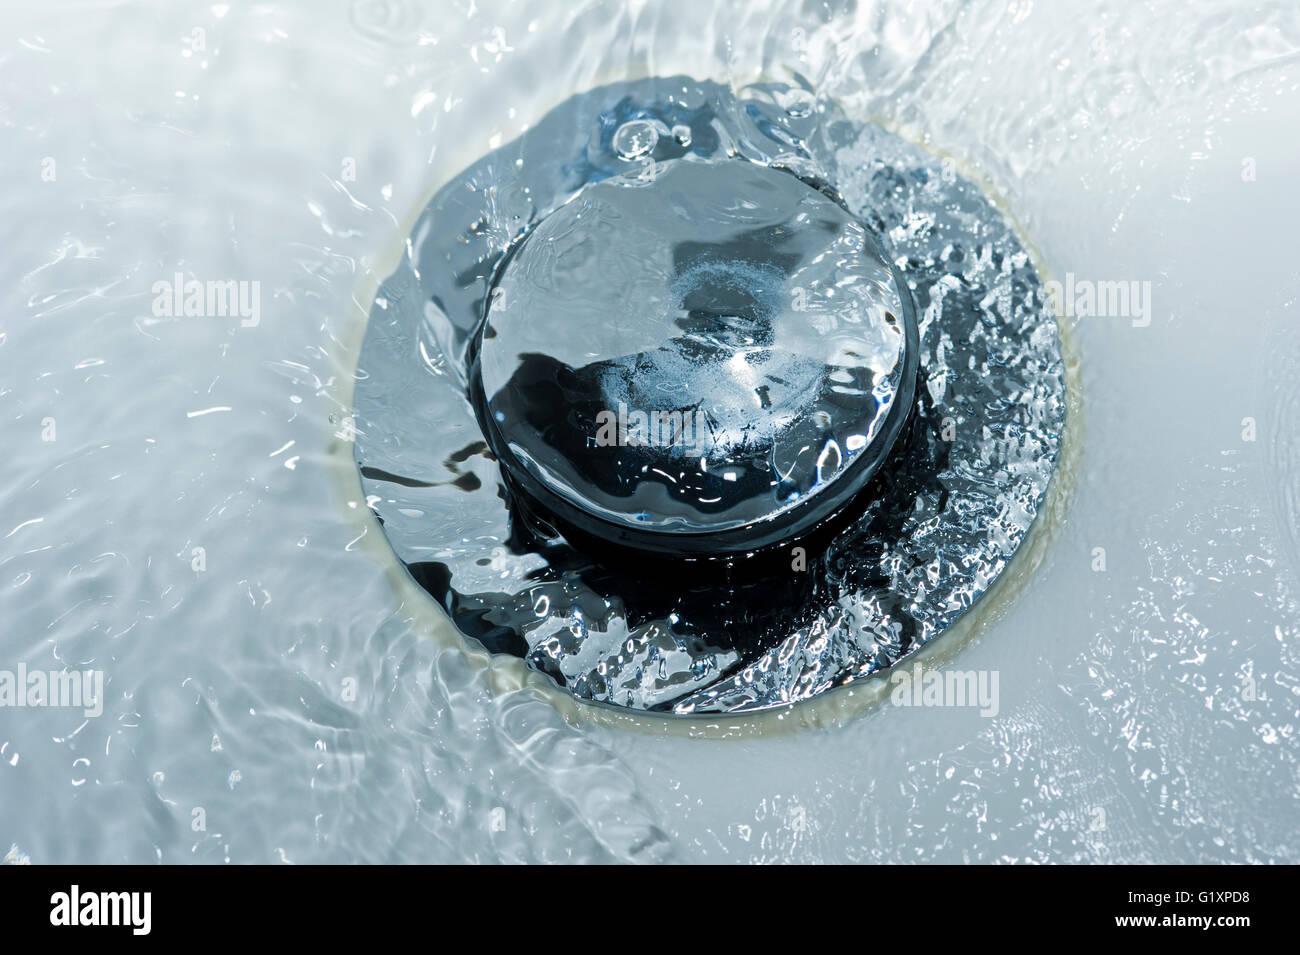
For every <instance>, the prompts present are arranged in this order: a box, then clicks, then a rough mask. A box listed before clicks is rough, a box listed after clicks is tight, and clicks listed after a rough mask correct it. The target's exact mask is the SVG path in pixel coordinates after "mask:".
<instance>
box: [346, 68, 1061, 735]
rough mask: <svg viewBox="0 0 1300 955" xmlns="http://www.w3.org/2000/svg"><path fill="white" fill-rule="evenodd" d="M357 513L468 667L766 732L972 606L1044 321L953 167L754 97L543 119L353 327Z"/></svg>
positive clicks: (654, 95)
mask: <svg viewBox="0 0 1300 955" xmlns="http://www.w3.org/2000/svg"><path fill="white" fill-rule="evenodd" d="M356 381H357V383H356V390H355V398H354V418H355V422H356V459H357V464H358V467H359V469H360V475H361V483H362V486H363V489H364V491H365V494H366V499H367V501H368V503H369V504H370V506H371V508H372V509H373V511H374V513H375V514H376V515H377V516H378V518H379V520H380V522H381V524H382V527H383V532H384V534H385V535H386V536H387V539H388V541H389V543H390V544H391V545H392V547H393V550H394V551H395V553H396V554H397V556H398V558H399V559H400V560H401V561H402V563H403V564H404V565H405V567H406V568H407V570H408V571H409V573H410V575H411V576H412V578H414V580H415V581H416V582H418V583H419V584H420V585H421V586H422V587H423V588H424V589H425V590H426V591H427V592H428V593H429V594H430V595H431V597H432V598H433V599H434V600H436V601H437V602H438V604H439V605H440V606H442V607H443V609H444V610H445V611H446V613H447V615H448V616H449V617H450V619H451V620H452V622H453V623H454V624H455V626H456V627H457V629H458V630H459V631H460V632H461V634H463V635H464V636H465V638H466V639H467V640H469V641H472V642H474V643H477V644H479V645H481V646H483V647H485V648H486V649H488V650H489V651H491V652H493V653H501V654H511V655H513V656H517V657H519V658H521V659H522V660H523V661H524V662H525V664H526V665H527V666H528V667H530V668H532V669H534V670H536V671H538V672H539V673H542V674H544V675H545V676H547V677H548V678H549V679H550V680H551V681H553V682H554V684H555V685H556V687H557V688H559V689H560V690H562V691H563V692H566V693H569V694H571V695H572V696H574V697H575V698H577V699H579V700H581V701H584V702H587V703H594V704H602V705H608V706H615V707H622V708H626V709H632V710H638V711H646V712H654V713H662V714H664V715H668V716H693V715H705V714H738V713H749V712H753V711H758V710H766V709H771V708H774V707H781V706H787V705H791V704H794V703H798V702H800V701H803V700H808V699H811V698H813V697H817V696H819V695H821V694H824V693H827V692H829V691H832V690H834V689H836V688H837V687H843V686H846V685H851V684H853V683H854V682H856V681H858V680H862V679H864V678H867V677H870V676H872V675H873V674H878V673H881V672H882V671H886V670H888V669H889V668H890V667H892V666H894V665H896V664H898V663H899V662H900V661H905V660H907V659H908V658H909V657H910V656H911V655H912V654H913V653H915V652H916V651H917V650H919V649H920V648H921V647H923V646H925V645H926V644H928V643H930V642H931V641H933V640H935V639H937V638H938V637H940V636H941V635H942V634H943V633H944V631H945V630H946V629H947V628H949V627H950V626H951V625H952V624H953V623H954V622H955V621H957V620H958V619H959V618H961V616H962V615H963V614H965V613H967V612H968V611H969V610H970V608H971V607H972V606H973V605H974V604H975V603H976V602H977V601H978V600H979V599H980V598H981V597H982V596H983V595H984V594H985V593H986V592H987V591H988V590H989V588H990V587H991V586H992V585H993V584H994V582H996V580H997V579H998V577H999V575H1001V574H1002V573H1003V571H1004V570H1005V568H1006V566H1007V564H1008V562H1009V561H1010V560H1011V558H1012V557H1013V555H1014V554H1015V553H1016V551H1017V549H1018V548H1020V547H1021V545H1022V543H1023V541H1024V540H1025V537H1026V535H1027V534H1028V533H1029V530H1030V527H1031V525H1032V524H1033V523H1034V521H1035V518H1036V517H1037V515H1038V512H1039V510H1040V507H1041V504H1042V501H1043V497H1044V494H1045V493H1046V491H1047V488H1048V483H1049V481H1050V480H1051V477H1052V473H1053V470H1054V468H1055V465H1056V461H1057V457H1058V452H1059V450H1060V446H1061V434H1062V429H1063V427H1064V423H1065V409H1066V389H1065V375H1064V363H1063V361H1062V358H1061V347H1060V339H1059V337H1058V334H1057V327H1056V317H1055V312H1054V311H1053V309H1052V306H1051V300H1050V297H1049V296H1048V295H1047V293H1046V290H1045V287H1044V284H1043V282H1042V280H1041V279H1040V277H1039V275H1038V273H1037V272H1036V270H1035V268H1034V265H1033V262H1032V261H1031V259H1030V256H1029V254H1028V253H1027V252H1026V250H1025V248H1024V246H1023V245H1022V244H1021V242H1020V240H1019V239H1018V238H1017V236H1016V234H1015V231H1014V230H1013V229H1012V227H1011V226H1010V224H1009V223H1008V222H1007V220H1006V218H1005V217H1004V216H1003V215H1002V214H1001V213H1000V212H999V211H998V210H997V208H996V207H995V205H994V204H993V203H992V202H991V201H990V200H989V199H988V198H987V197H986V196H985V195H984V194H983V192H981V190H980V189H979V187H978V186H976V185H975V184H974V183H973V182H971V181H970V180H968V179H966V178H964V177H962V176H961V175H958V174H956V173H955V171H954V170H953V168H952V166H951V165H950V164H948V163H945V162H941V161H940V160H939V159H938V158H936V157H934V156H932V155H930V154H928V153H926V152H924V151H923V150H921V149H920V148H918V147H916V146H914V145H912V144H910V143H908V142H906V141H904V140H902V139H900V138H899V137H897V136H895V135H893V134H891V133H889V132H887V131H886V130H884V129H882V128H881V127H880V126H877V125H875V124H873V123H869V122H860V121H855V120H852V119H850V118H848V117H846V116H845V115H844V114H843V113H842V112H841V111H840V110H839V109H838V108H837V107H836V106H835V104H834V103H832V102H830V101H828V100H825V99H819V98H818V97H817V96H816V95H815V92H814V91H812V90H808V89H803V88H791V87H789V86H786V85H781V84H768V85H763V86H753V87H747V88H746V89H744V90H742V91H740V93H737V92H736V91H734V90H732V89H731V88H730V87H726V86H722V85H719V84H716V83H708V82H697V81H695V80H692V79H689V78H687V77H666V78H659V79H649V80H642V81H637V82H632V83H619V84H614V85H611V86H603V87H600V88H597V89H593V90H591V91H589V92H586V93H582V94H580V95H577V96H574V97H572V98H571V99H569V100H567V101H565V102H564V103H561V104H560V105H558V106H557V107H556V108H555V109H554V110H552V111H551V112H550V113H548V114H547V115H546V116H544V117H543V118H542V119H541V120H540V121H539V122H538V123H536V124H534V125H532V126H530V127H529V128H528V129H527V131H526V132H524V133H523V134H522V135H521V136H520V137H519V138H518V139H517V140H515V141H514V142H511V143H508V144H506V145H504V146H501V147H500V148H498V149H496V150H494V151H493V152H491V153H489V154H488V155H486V156H484V157H482V158H481V159H480V160H478V161H477V162H475V163H474V164H473V165H472V166H470V167H469V168H467V169H465V170H464V171H463V172H461V173H460V174H459V175H457V176H455V177H454V178H452V179H451V180H450V181H449V182H448V183H447V184H446V185H445V186H443V187H442V188H441V189H439V191H438V192H437V193H436V194H435V196H434V197H433V199H432V200H431V201H430V203H429V204H428V206H427V207H426V208H425V210H424V211H423V213H422V214H421V216H420V217H419V220H418V221H417V223H416V225H415V228H414V230H413V231H412V233H411V235H410V237H409V238H408V241H407V243H406V246H405V254H404V255H403V257H402V260H401V262H400V263H399V264H398V266H397V268H396V270H395V271H394V272H393V274H392V275H391V276H390V277H389V278H388V279H387V280H386V281H385V282H384V283H383V284H382V285H381V287H380V289H379V291H378V293H377V295H376V297H375V301H374V306H373V308H372V309H371V313H370V320H369V324H368V326H367V329H366V336H365V341H364V342H363V344H362V349H361V354H360V357H359V359H358V367H357V374H356Z"/></svg>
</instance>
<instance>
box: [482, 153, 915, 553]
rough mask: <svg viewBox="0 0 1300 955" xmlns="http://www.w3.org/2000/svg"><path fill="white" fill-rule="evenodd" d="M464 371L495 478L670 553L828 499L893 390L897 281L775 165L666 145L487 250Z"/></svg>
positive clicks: (591, 529) (892, 432)
mask: <svg viewBox="0 0 1300 955" xmlns="http://www.w3.org/2000/svg"><path fill="white" fill-rule="evenodd" d="M475 346H476V348H475V359H476V360H475V364H474V368H473V374H472V377H471V389H472V391H473V393H474V395H475V399H476V401H477V402H478V405H479V407H480V409H481V418H482V422H483V426H484V430H485V432H486V434H487V436H488V440H489V443H490V445H491V447H492V450H493V451H494V452H495V454H496V457H497V459H498V461H499V462H500V464H501V467H502V469H503V471H504V472H505V474H506V476H507V478H508V479H509V480H510V481H511V482H512V484H513V486H514V488H515V489H516V490H517V491H518V492H520V493H522V494H525V495H527V496H528V497H529V498H531V499H532V501H533V502H534V503H535V504H536V505H537V506H538V508H539V509H540V510H541V511H544V512H545V513H549V514H551V515H553V516H555V517H556V518H558V519H559V520H561V521H562V522H563V523H564V524H565V525H566V526H567V527H568V528H570V529H572V528H576V529H578V530H579V531H580V532H583V533H585V534H587V535H590V536H591V537H594V538H597V539H599V540H602V541H606V542H608V543H611V544H614V545H617V546H621V547H626V548H631V549H633V550H634V551H636V552H651V553H654V554H659V555H666V556H680V557H725V556H733V557H736V556H739V555H746V554H751V553H754V552H758V551H762V550H765V549H771V548H774V547H783V546H786V545H788V544H790V542H791V541H793V540H796V539H799V538H801V537H802V536H804V535H806V534H808V533H809V532H811V531H813V530H814V529H815V528H816V527H817V526H819V525H820V524H822V523H823V522H824V521H827V520H829V519H832V518H833V517H834V516H835V515H836V514H838V513H840V512H841V511H842V510H843V509H844V508H845V507H846V506H847V505H848V504H849V503H850V502H851V501H852V500H853V499H854V497H855V496H856V495H857V494H858V493H859V492H861V491H862V489H863V487H864V486H865V485H866V484H867V482H868V481H869V480H870V478H871V476H872V475H873V474H875V473H876V471H877V469H878V468H879V467H880V465H881V464H882V462H883V461H884V460H885V458H886V456H887V454H888V453H889V450H890V448H891V447H892V446H893V444H894V442H895V440H896V439H897V437H898V434H899V432H900V431H901V429H902V425H903V421H904V419H905V418H906V417H907V414H908V411H909V410H910V408H911V406H912V400H913V397H914V394H915V383H916V373H917V352H918V343H917V331H916V316H915V311H914V308H913V305H912V300H911V293H910V292H909V291H908V289H907V287H906V285H904V284H903V283H902V281H901V277H900V276H899V275H898V274H897V273H896V272H895V270H894V269H893V267H892V266H891V265H890V263H889V262H888V261H887V260H886V258H885V255H884V252H883V251H882V250H881V248H880V246H879V244H878V243H877V241H876V240H875V239H874V238H873V237H872V235H871V234H870V232H869V231H868V230H867V228H866V227H865V226H864V225H863V224H862V223H861V222H859V221H858V220H857V219H855V218H854V217H853V216H852V215H851V214H850V213H849V212H848V211H847V210H846V209H845V208H844V207H843V205H841V204H840V203H839V202H838V201H836V200H835V199H834V198H833V197H832V196H831V195H828V194H827V193H826V192H824V191H822V190H820V189H818V188H815V187H814V186H813V185H811V184H809V183H806V182H804V181H803V180H801V179H799V178H798V177H796V176H795V175H793V174H792V173H790V172H787V171H784V170H781V169H774V168H772V167H769V166H764V165H759V164H756V163H751V162H748V161H745V160H740V159H722V160H699V159H687V158H683V159H673V160H668V161H666V162H662V163H650V164H648V165H647V166H646V167H645V168H644V169H641V170H638V171H635V172H629V173H626V174H624V175H620V176H614V177H611V178H609V179H605V180H603V181H601V182H598V183H595V184H594V185H590V186H588V187H587V188H586V189H584V190H583V191H582V192H581V193H580V194H579V195H578V196H576V197H575V198H574V199H573V200H572V201H570V202H568V203H566V204H565V205H563V206H561V207H560V208H559V209H557V210H555V211H554V212H552V213H551V214H550V215H549V216H547V217H546V218H545V219H544V220H543V221H542V222H541V223H540V224H539V225H538V226H536V227H535V228H533V229H531V230H529V231H528V232H527V233H526V234H525V236H524V237H523V238H522V240H520V241H519V242H518V243H517V245H516V246H515V248H514V249H512V251H511V254H510V255H509V257H508V258H506V260H505V262H504V265H503V267H502V269H501V270H500V273H499V276H498V278H497V281H496V282H495V284H494V286H493V288H492V293H491V294H490V295H489V297H488V311H487V316H486V320H485V321H484V322H483V324H482V326H481V329H480V331H479V333H478V335H477V336H476V338H475Z"/></svg>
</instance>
